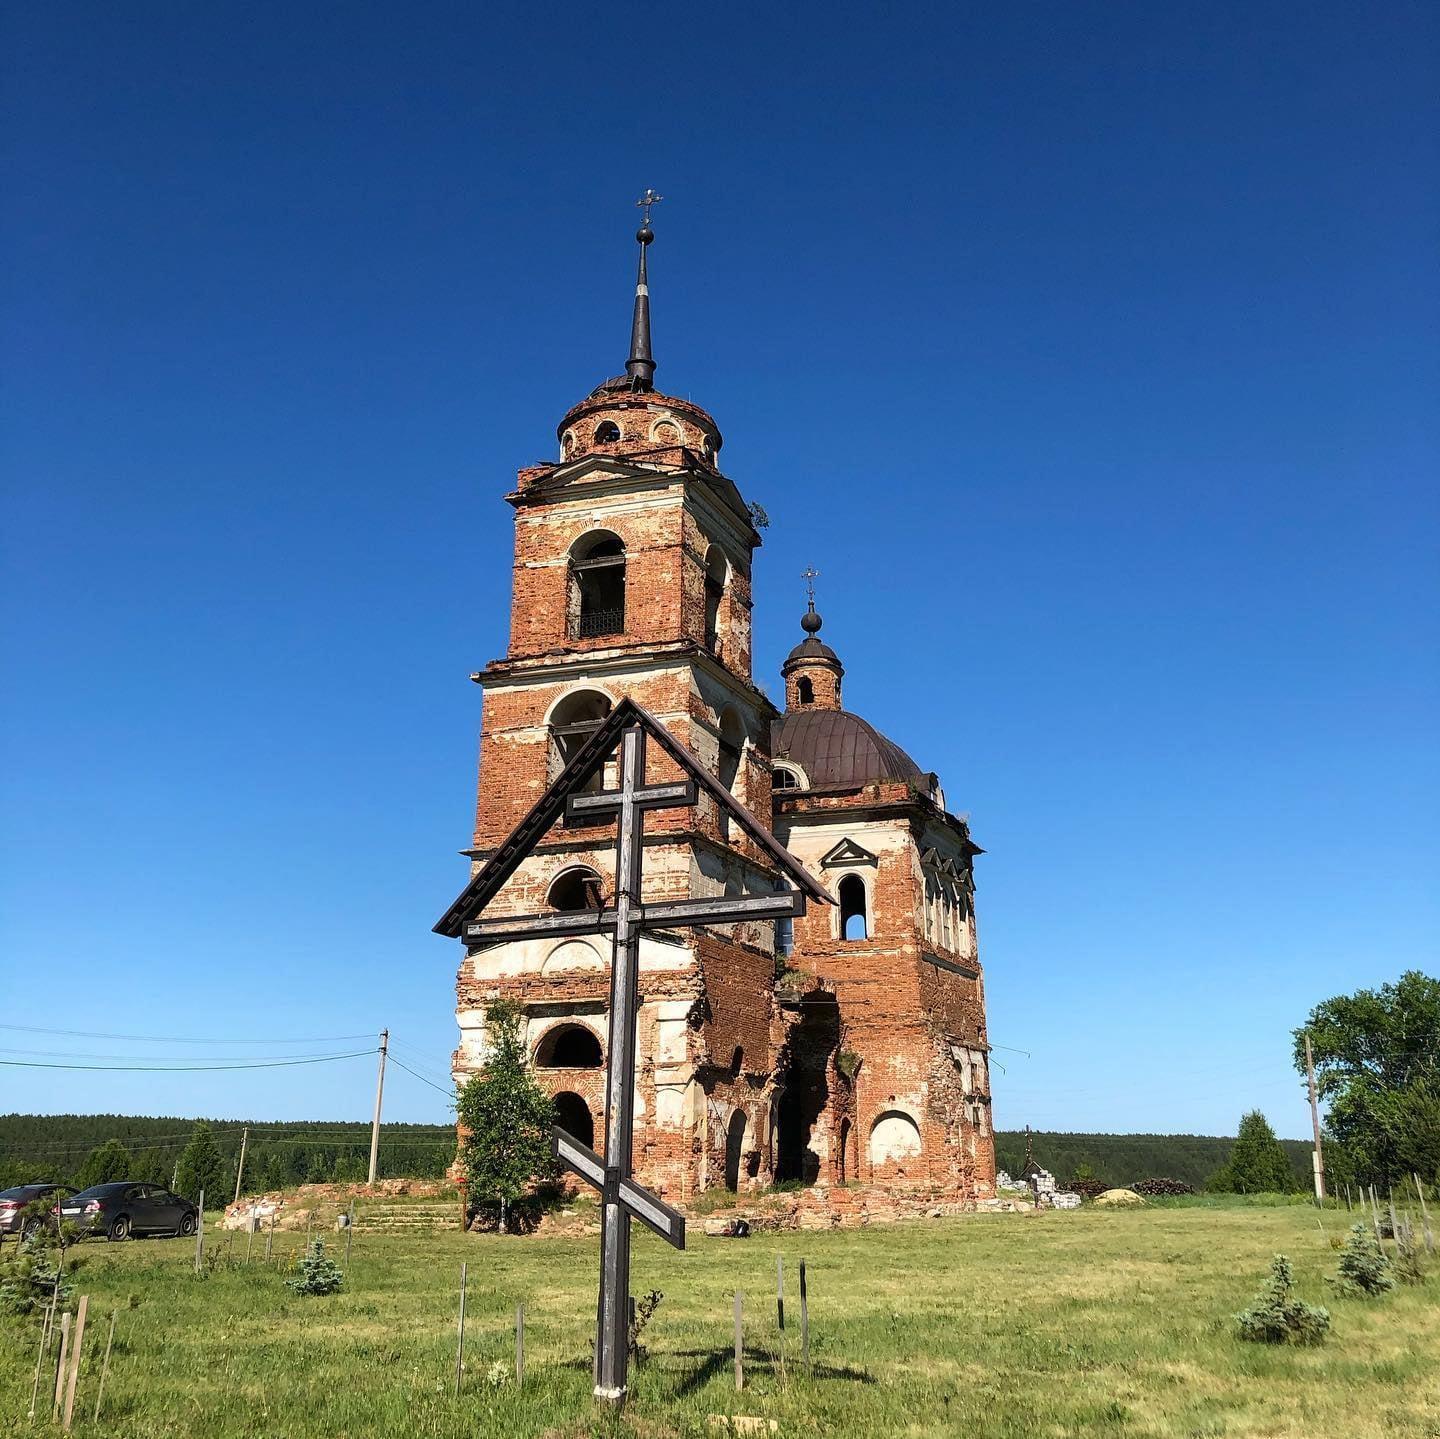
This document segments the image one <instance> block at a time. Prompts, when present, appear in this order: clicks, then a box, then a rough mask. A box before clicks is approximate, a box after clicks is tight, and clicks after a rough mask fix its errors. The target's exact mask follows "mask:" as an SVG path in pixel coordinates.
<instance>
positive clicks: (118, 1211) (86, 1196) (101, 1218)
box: [60, 1180, 199, 1239]
mask: <svg viewBox="0 0 1440 1439" xmlns="http://www.w3.org/2000/svg"><path fill="white" fill-rule="evenodd" d="M60 1217H61V1218H62V1219H68V1220H70V1221H71V1223H73V1224H77V1225H79V1226H80V1227H81V1228H82V1229H86V1230H88V1231H89V1232H90V1233H91V1234H105V1235H108V1236H109V1237H110V1238H111V1239H129V1238H130V1237H131V1236H132V1235H139V1234H194V1232H195V1225H196V1224H197V1223H198V1220H199V1216H198V1215H197V1213H196V1211H195V1206H194V1205H193V1204H191V1202H190V1201H189V1200H188V1199H181V1197H180V1196H179V1195H178V1194H171V1193H170V1191H169V1190H168V1189H161V1188H160V1186H159V1185H158V1184H137V1183H135V1182H134V1181H133V1180H124V1181H121V1182H119V1183H116V1184H96V1185H94V1186H92V1187H91V1188H89V1189H82V1190H81V1191H80V1193H79V1194H75V1195H72V1196H71V1197H70V1198H69V1199H66V1200H62V1201H61V1204H60Z"/></svg>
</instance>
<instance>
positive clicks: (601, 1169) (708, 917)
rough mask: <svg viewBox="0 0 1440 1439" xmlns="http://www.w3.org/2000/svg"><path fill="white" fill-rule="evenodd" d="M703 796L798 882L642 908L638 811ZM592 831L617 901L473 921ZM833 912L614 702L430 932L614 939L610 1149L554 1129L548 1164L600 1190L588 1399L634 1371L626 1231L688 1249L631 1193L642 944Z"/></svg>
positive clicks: (669, 1217)
mask: <svg viewBox="0 0 1440 1439" xmlns="http://www.w3.org/2000/svg"><path fill="white" fill-rule="evenodd" d="M648 741H653V742H654V743H655V744H656V745H657V746H658V747H659V748H660V749H661V750H663V751H664V752H665V754H666V755H668V756H669V758H670V759H671V760H672V761H673V762H674V764H675V766H676V767H677V768H678V769H679V770H680V772H681V775H682V778H681V779H680V780H679V781H678V782H676V781H668V782H662V783H649V782H647V780H646V763H645V753H646V747H647V742H648ZM617 749H618V750H619V752H620V764H619V770H620V775H619V778H620V785H619V788H618V789H614V790H601V791H598V792H589V791H586V789H585V785H586V784H587V783H588V782H589V781H590V780H591V779H592V778H593V776H594V775H595V774H596V773H597V772H601V771H602V770H603V766H604V764H605V762H606V760H607V759H609V758H610V756H611V755H613V754H614V753H615V752H616V750H617ZM701 790H704V791H705V792H706V793H707V794H708V795H710V797H711V798H712V799H713V800H714V801H715V803H716V804H717V805H718V806H719V807H720V808H721V809H723V810H725V811H726V812H727V813H728V814H729V815H730V816H731V818H732V819H733V820H735V821H736V823H737V825H738V826H739V828H740V829H742V830H743V831H744V832H745V834H746V835H747V836H748V837H749V838H750V839H751V840H753V841H754V842H755V844H756V846H757V847H758V848H759V849H760V850H761V851H762V852H763V853H764V854H765V855H767V856H768V857H769V859H770V860H771V861H772V862H773V863H774V864H775V866H776V868H777V869H779V871H780V872H781V873H782V874H783V875H784V876H785V877H786V878H788V879H789V880H791V881H792V882H793V884H794V886H795V887H794V888H784V889H779V890H777V891H776V892H774V893H771V894H761V895H754V896H751V897H748V898H734V899H729V898H723V897H715V898H709V899H685V900H663V901H658V902H656V901H646V899H645V897H644V889H643V885H642V878H643V874H642V871H643V857H644V823H645V811H646V810H652V809H676V808H681V807H688V806H692V805H694V804H695V803H696V801H697V799H698V797H699V793H700V791H701ZM561 820H564V821H567V822H569V823H572V824H573V823H583V824H595V823H597V822H598V823H603V822H605V821H606V820H614V821H616V839H615V884H614V898H613V901H612V902H611V904H610V905H608V906H606V907H603V908H597V909H589V910H581V911H578V912H574V911H567V912H563V913H552V914H533V915H518V916H510V915H506V916H503V917H497V918H494V919H478V918H476V916H477V915H479V914H480V913H481V912H483V911H484V910H485V908H486V907H487V906H488V905H489V903H490V901H491V900H492V899H493V898H494V897H495V895H496V894H497V893H498V892H499V890H500V888H501V886H502V885H503V884H504V883H505V881H506V880H507V879H508V878H509V877H510V876H511V875H512V874H514V872H515V871H516V869H518V868H519V866H520V864H521V863H522V862H523V861H524V859H525V858H526V857H527V856H528V855H529V854H531V853H532V852H533V850H534V848H535V846H536V844H538V843H539V841H540V840H541V839H543V838H544V836H545V835H546V834H547V833H548V832H549V830H550V829H551V828H552V826H554V825H555V824H556V823H557V821H561ZM807 895H809V896H810V897H811V898H812V899H817V900H821V901H823V902H825V903H833V900H832V899H831V897H830V895H829V894H827V893H826V891H825V889H824V887H823V886H822V885H821V884H820V883H819V882H818V881H817V880H816V879H815V878H814V877H813V876H812V875H811V874H810V873H809V872H808V871H807V870H806V869H805V867H804V865H802V864H801V863H800V861H799V860H797V859H796V858H795V857H794V856H793V855H792V854H790V852H789V851H788V850H786V849H785V848H784V847H783V846H782V845H781V844H780V843H779V841H778V840H776V839H775V837H774V835H772V834H771V833H770V831H769V830H767V829H766V828H765V827H764V825H762V824H761V823H760V821H759V820H757V819H756V818H755V816H754V815H752V814H751V813H750V811H749V810H747V809H746V808H745V807H744V806H743V805H742V804H740V803H739V801H738V800H736V799H735V798H734V797H733V796H732V795H731V793H730V791H729V790H728V789H726V788H725V787H724V786H723V785H722V784H721V783H720V782H719V781H718V780H717V779H716V778H715V777H714V776H713V775H712V774H710V772H709V771H708V770H706V769H705V767H704V766H703V765H702V764H701V763H700V761H699V760H698V759H697V758H696V757H695V755H694V754H693V753H692V752H691V751H690V750H689V749H687V748H686V747H685V746H684V745H683V744H681V743H680V741H679V740H677V739H676V738H675V737H674V736H673V735H672V734H671V733H670V732H669V731H668V730H667V729H665V727H664V726H663V725H661V724H660V722H659V721H658V720H657V719H655V718H654V716H653V715H651V714H649V713H648V712H647V711H645V710H643V709H641V708H640V706H639V705H637V704H636V703H635V702H634V701H633V700H631V699H628V698H626V699H622V700H621V701H620V703H619V704H617V705H616V706H615V708H614V709H613V710H611V712H610V714H609V716H608V717H607V718H606V720H605V721H604V723H602V724H601V726H600V728H599V729H598V730H596V731H595V733H594V734H593V735H591V737H590V738H589V739H588V740H586V742H585V743H584V744H583V745H582V746H581V747H580V749H579V750H578V751H577V752H576V754H575V756H574V758H573V759H571V761H570V763H569V764H567V765H566V766H565V768H564V769H563V770H562V771H561V772H560V774H559V775H558V776H557V777H556V779H555V781H554V783H553V784H551V785H550V787H549V788H548V789H547V790H546V791H545V793H544V794H543V795H542V796H541V797H540V800H539V801H538V803H537V804H536V805H535V807H534V808H533V809H532V810H531V811H530V813H529V814H528V815H526V817H525V818H524V819H523V820H521V821H520V823H519V824H518V825H517V826H516V827H515V829H514V830H513V831H512V832H511V834H510V836H509V838H507V839H506V840H505V842H504V843H503V844H502V845H501V846H500V847H499V848H498V849H497V850H496V851H495V852H494V854H493V855H491V857H490V859H489V860H487V861H486V863H485V865H484V867H483V868H482V869H481V870H480V872H479V873H478V874H477V875H476V876H475V877H474V879H472V880H471V881H470V883H469V884H468V885H467V886H466V887H465V889H464V890H463V891H462V893H461V895H460V897H459V898H458V899H457V900H456V901H455V903H454V904H452V905H451V906H450V908H449V910H447V911H446V913H445V915H444V917H443V918H442V919H441V920H440V922H439V924H437V925H436V926H435V928H436V930H437V931H438V932H439V933H441V934H448V935H453V936H460V937H463V938H464V940H465V941H466V943H467V944H468V945H490V944H500V943H504V942H506V941H509V940H516V939H541V938H544V939H561V938H572V937H574V936H577V935H589V934H609V935H610V937H611V949H610V952H611V964H610V1043H609V1052H608V1054H607V1055H606V1071H605V1147H604V1150H603V1152H602V1153H601V1154H596V1153H595V1151H594V1150H592V1149H590V1148H588V1147H587V1146H586V1145H584V1144H581V1143H580V1141H579V1140H578V1139H576V1138H574V1137H573V1136H572V1135H570V1134H568V1133H566V1131H565V1130H563V1129H561V1128H560V1127H559V1126H558V1125H557V1126H556V1127H555V1129H554V1130H553V1133H552V1149H553V1152H554V1154H555V1157H556V1158H557V1159H558V1160H559V1161H560V1162H561V1163H562V1164H563V1165H564V1166H565V1167H566V1168H567V1169H569V1170H570V1171H571V1172H572V1173H574V1174H577V1175H579V1176H580V1178H582V1179H584V1180H586V1181H587V1182H589V1183H590V1184H593V1185H594V1186H595V1188H596V1189H598V1190H599V1191H600V1196H601V1215H600V1299H599V1305H598V1309H597V1320H596V1323H597V1331H598V1332H597V1337H596V1342H595V1394H596V1397H597V1398H600V1399H604V1400H608V1401H609V1402H611V1403H615V1404H620V1403H623V1402H624V1398H625V1390H626V1376H627V1368H628V1362H629V1324H630V1303H629V1300H630V1220H631V1218H632V1217H633V1218H635V1219H639V1220H640V1221H641V1222H642V1223H644V1224H648V1225H649V1226H650V1228H652V1229H653V1230H655V1232H656V1233H657V1234H659V1235H660V1236H661V1237H662V1238H663V1239H665V1240H667V1241H668V1242H669V1243H671V1244H673V1245H674V1246H675V1247H676V1248H677V1249H683V1248H684V1247H685V1216H684V1215H683V1214H681V1213H679V1212H678V1211H677V1210H675V1209H672V1208H671V1207H670V1206H669V1205H668V1204H666V1203H665V1202H664V1201H663V1200H662V1199H660V1198H659V1197H658V1196H656V1195H654V1194H651V1193H650V1192H649V1191H648V1190H646V1189H643V1188H642V1187H641V1186H640V1185H638V1184H636V1183H635V1180H634V1178H633V1175H632V1149H633V1141H634V1130H635V1114H634V1105H635V1051H636V1021H637V1019H638V1017H639V1015H638V1008H639V996H638V990H637V981H638V978H639V970H640V938H641V936H642V935H643V934H644V933H645V932H646V931H648V930H651V929H661V928H663V929H674V928H676V927H689V926H692V925H704V924H733V923H735V922H736V921H739V920H761V919H776V920H778V919H792V918H794V917H795V916H797V915H802V914H804V913H805V899H806V896H807Z"/></svg>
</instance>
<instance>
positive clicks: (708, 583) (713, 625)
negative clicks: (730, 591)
mask: <svg viewBox="0 0 1440 1439" xmlns="http://www.w3.org/2000/svg"><path fill="white" fill-rule="evenodd" d="M729 582H730V561H729V560H727V559H726V558H725V551H724V550H722V549H721V548H720V546H719V545H711V546H710V549H709V551H708V552H707V553H706V555H705V648H706V649H708V650H709V651H710V652H711V653H712V654H716V655H718V654H720V652H721V642H722V639H723V636H722V635H721V632H720V626H721V620H722V617H723V614H724V607H725V590H726V587H727V585H728V584H729Z"/></svg>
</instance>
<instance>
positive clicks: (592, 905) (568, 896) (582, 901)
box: [545, 866, 604, 914]
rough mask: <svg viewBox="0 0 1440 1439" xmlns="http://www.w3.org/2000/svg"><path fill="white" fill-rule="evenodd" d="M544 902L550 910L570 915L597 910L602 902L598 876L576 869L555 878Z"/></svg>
mask: <svg viewBox="0 0 1440 1439" xmlns="http://www.w3.org/2000/svg"><path fill="white" fill-rule="evenodd" d="M545 902H546V903H547V904H548V905H549V906H550V908H551V909H557V910H560V911H561V912H562V913H564V914H571V913H574V912H576V911H579V910H584V909H599V908H600V907H601V905H602V904H603V902H604V890H603V887H602V885H601V881H600V876H599V875H598V874H596V873H595V871H594V870H593V869H587V868H584V867H583V866H582V867H577V868H575V869H567V870H565V871H564V872H563V873H561V874H558V875H556V876H555V881H554V883H553V884H551V886H550V893H549V894H547V895H546V896H545Z"/></svg>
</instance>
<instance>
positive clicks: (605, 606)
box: [567, 530, 625, 640]
mask: <svg viewBox="0 0 1440 1439" xmlns="http://www.w3.org/2000/svg"><path fill="white" fill-rule="evenodd" d="M567 618H568V620H569V633H570V638H571V639H572V640H583V639H592V638H593V637H595V636H596V635H620V634H624V633H625V545H624V543H623V542H622V541H621V539H620V536H619V535H612V534H610V533H609V532H608V531H607V530H597V531H595V532H594V533H593V534H589V535H586V536H584V538H583V539H579V540H577V541H576V542H575V544H574V546H573V547H572V548H571V550H570V594H569V600H568V605H567Z"/></svg>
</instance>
